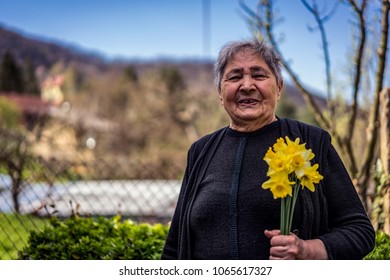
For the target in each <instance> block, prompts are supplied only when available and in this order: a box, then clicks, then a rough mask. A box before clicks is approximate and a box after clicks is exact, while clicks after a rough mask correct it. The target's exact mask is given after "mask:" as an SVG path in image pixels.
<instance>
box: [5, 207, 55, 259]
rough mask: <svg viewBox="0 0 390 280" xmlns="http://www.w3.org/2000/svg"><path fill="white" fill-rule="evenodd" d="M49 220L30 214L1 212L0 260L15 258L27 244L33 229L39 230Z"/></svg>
mask: <svg viewBox="0 0 390 280" xmlns="http://www.w3.org/2000/svg"><path fill="white" fill-rule="evenodd" d="M48 223H49V221H48V220H46V219H43V218H38V217H34V216H30V215H21V214H5V213H0V260H14V259H17V257H18V251H19V250H21V249H22V248H23V247H24V246H25V245H27V240H28V237H29V233H30V231H31V230H39V229H41V228H42V227H43V226H44V225H46V224H48Z"/></svg>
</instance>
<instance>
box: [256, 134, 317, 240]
mask: <svg viewBox="0 0 390 280" xmlns="http://www.w3.org/2000/svg"><path fill="white" fill-rule="evenodd" d="M299 141H300V139H299V138H297V139H295V141H291V140H290V138H288V137H287V136H286V137H285V139H283V138H279V139H278V140H277V141H276V143H275V144H274V145H273V147H270V148H269V149H268V151H267V153H266V155H265V157H264V160H265V161H266V162H267V164H268V172H267V176H268V177H269V179H268V180H267V181H266V182H264V184H263V185H262V188H263V189H269V190H270V191H271V192H272V194H273V197H274V199H278V198H280V199H281V215H280V232H281V234H283V235H288V234H290V232H291V225H292V219H293V214H294V208H295V203H296V200H297V197H298V192H299V189H300V186H302V188H304V187H306V188H308V189H309V190H310V191H312V192H314V190H315V189H314V184H318V183H319V182H320V181H321V180H322V179H323V177H322V176H321V175H320V174H319V173H318V171H317V169H318V164H314V165H311V163H310V161H311V160H312V159H313V158H314V154H313V153H312V151H311V149H306V148H305V144H299Z"/></svg>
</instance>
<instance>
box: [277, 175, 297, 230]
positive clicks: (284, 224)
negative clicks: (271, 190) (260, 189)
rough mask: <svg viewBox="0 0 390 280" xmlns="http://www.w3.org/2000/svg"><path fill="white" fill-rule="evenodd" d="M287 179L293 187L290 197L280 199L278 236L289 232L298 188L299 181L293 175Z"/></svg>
mask: <svg viewBox="0 0 390 280" xmlns="http://www.w3.org/2000/svg"><path fill="white" fill-rule="evenodd" d="M289 179H290V180H291V181H294V182H295V185H294V186H293V191H292V196H286V197H284V198H282V199H281V208H280V234H282V235H289V234H290V232H291V227H292V220H293V216H294V209H295V204H296V201H297V198H298V192H299V187H300V183H299V180H297V178H296V177H295V176H294V175H292V176H291V177H290V178H289Z"/></svg>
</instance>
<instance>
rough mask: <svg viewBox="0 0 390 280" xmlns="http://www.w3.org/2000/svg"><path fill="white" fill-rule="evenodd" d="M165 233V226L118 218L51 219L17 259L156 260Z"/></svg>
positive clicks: (34, 232) (31, 237) (36, 233)
mask: <svg viewBox="0 0 390 280" xmlns="http://www.w3.org/2000/svg"><path fill="white" fill-rule="evenodd" d="M167 233H168V226H165V225H162V224H154V225H151V224H146V223H141V224H137V223H134V222H132V221H130V220H125V221H121V220H120V217H114V218H112V219H108V218H103V217H99V218H97V219H94V218H81V217H77V216H75V217H71V218H69V219H67V220H64V221H60V220H58V219H53V220H51V223H50V226H46V227H44V228H43V229H42V230H41V231H32V232H31V234H30V236H29V240H28V245H27V246H26V247H25V248H23V250H21V251H20V252H19V259H22V260H26V259H33V260H152V259H159V258H160V256H161V252H162V249H163V246H164V243H165V238H166V235H167Z"/></svg>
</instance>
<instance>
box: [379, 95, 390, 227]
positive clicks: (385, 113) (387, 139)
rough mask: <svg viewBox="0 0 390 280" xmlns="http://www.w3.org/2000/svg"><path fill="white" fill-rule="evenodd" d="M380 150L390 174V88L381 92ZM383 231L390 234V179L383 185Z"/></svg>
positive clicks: (384, 168) (385, 169)
mask: <svg viewBox="0 0 390 280" xmlns="http://www.w3.org/2000/svg"><path fill="white" fill-rule="evenodd" d="M380 150H381V161H382V164H383V173H384V174H383V175H385V176H389V174H390V88H385V89H383V90H382V92H381V94H380ZM382 193H383V216H384V224H383V231H384V232H385V233H387V234H390V179H388V180H387V182H385V185H384V186H383V192H382Z"/></svg>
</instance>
